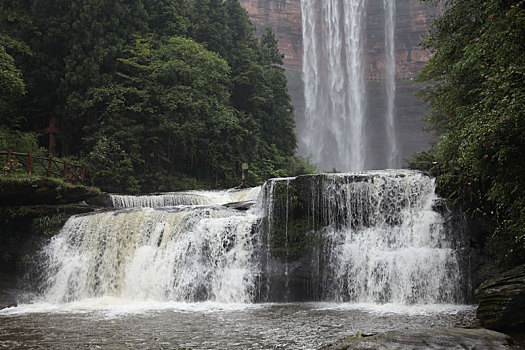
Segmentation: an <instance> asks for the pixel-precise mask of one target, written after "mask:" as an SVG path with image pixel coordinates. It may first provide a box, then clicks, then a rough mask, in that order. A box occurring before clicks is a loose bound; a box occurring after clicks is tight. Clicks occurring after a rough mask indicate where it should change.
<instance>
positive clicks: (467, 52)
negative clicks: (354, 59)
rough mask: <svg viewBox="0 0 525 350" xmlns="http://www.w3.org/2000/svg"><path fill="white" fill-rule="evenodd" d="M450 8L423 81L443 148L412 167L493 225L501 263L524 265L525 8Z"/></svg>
mask: <svg viewBox="0 0 525 350" xmlns="http://www.w3.org/2000/svg"><path fill="white" fill-rule="evenodd" d="M428 2H433V3H443V2H442V1H437V0H428ZM446 3H447V4H446V11H445V12H444V14H443V15H442V16H441V17H440V18H438V19H437V20H436V21H435V22H434V24H433V27H432V29H431V31H430V34H429V36H428V38H427V39H426V41H425V42H424V43H423V44H424V45H425V46H426V47H427V48H428V49H430V50H432V52H433V57H432V59H431V60H430V62H429V64H428V65H427V66H426V68H425V69H424V70H423V72H422V73H421V75H420V79H421V80H422V81H425V82H428V83H429V84H428V86H427V88H425V89H424V90H423V91H422V92H421V95H422V96H423V98H424V99H425V100H426V101H427V102H428V103H429V105H430V112H429V115H428V123H429V125H430V127H431V128H432V129H433V130H435V131H436V133H437V134H438V136H439V138H438V139H439V141H438V142H437V143H436V144H435V145H434V146H433V147H432V148H431V149H430V150H429V151H428V152H423V153H420V154H417V155H416V156H415V157H414V158H413V159H412V160H411V161H410V165H411V166H412V167H415V168H420V169H426V170H429V171H431V173H432V174H433V175H436V176H437V180H438V187H439V190H440V192H441V194H442V195H445V196H446V197H448V198H451V199H453V200H454V201H455V202H456V203H457V204H458V205H460V206H461V207H462V208H464V209H466V210H467V211H468V212H469V213H470V214H471V215H472V216H474V217H475V218H477V220H478V221H479V220H483V221H486V222H488V223H490V224H491V226H492V229H491V230H490V232H491V237H489V242H488V243H489V246H490V247H491V249H492V250H493V252H494V254H495V256H497V257H499V258H500V260H501V262H503V263H507V264H511V265H514V264H518V263H522V262H525V156H524V155H525V1H523V0H512V1H503V0H489V1H487V0H469V1H463V0H451V1H446ZM484 218H485V219H484Z"/></svg>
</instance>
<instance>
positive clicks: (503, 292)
mask: <svg viewBox="0 0 525 350" xmlns="http://www.w3.org/2000/svg"><path fill="white" fill-rule="evenodd" d="M476 296H477V297H478V299H479V307H478V310H477V313H476V316H477V318H478V319H479V322H480V325H481V326H483V327H486V328H490V329H495V330H509V329H515V328H518V327H525V264H524V265H521V266H518V267H516V268H514V269H512V270H510V271H507V272H504V273H502V274H501V275H500V276H498V277H494V278H490V279H488V280H486V281H485V282H483V283H482V284H481V285H480V286H479V287H478V289H477V290H476Z"/></svg>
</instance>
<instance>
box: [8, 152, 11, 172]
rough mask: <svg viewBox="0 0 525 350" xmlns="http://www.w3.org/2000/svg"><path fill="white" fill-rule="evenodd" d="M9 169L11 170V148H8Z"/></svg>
mask: <svg viewBox="0 0 525 350" xmlns="http://www.w3.org/2000/svg"><path fill="white" fill-rule="evenodd" d="M7 169H9V171H11V150H7Z"/></svg>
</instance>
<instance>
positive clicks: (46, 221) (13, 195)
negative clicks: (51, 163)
mask: <svg viewBox="0 0 525 350" xmlns="http://www.w3.org/2000/svg"><path fill="white" fill-rule="evenodd" d="M86 201H89V202H91V203H92V204H91V205H88V204H87V203H86ZM107 201H108V198H107V196H105V195H104V194H101V193H100V191H99V190H98V189H94V188H90V187H85V186H75V185H71V184H68V183H65V182H63V181H60V180H56V179H51V178H44V177H41V178H38V177H35V178H18V179H17V178H13V179H4V180H2V181H1V182H0V273H5V274H7V275H8V277H5V278H2V276H1V275H0V282H1V280H2V279H4V280H13V279H14V276H16V274H18V273H23V272H24V271H25V269H26V267H27V266H26V265H27V264H28V263H29V262H30V261H32V260H33V259H32V258H33V257H34V255H35V254H36V252H37V251H38V250H39V248H40V247H41V245H42V243H43V242H44V241H45V240H47V239H49V238H50V237H51V236H52V235H53V234H54V233H56V232H58V230H60V228H61V227H62V226H63V225H64V223H65V222H66V220H67V219H68V218H69V217H70V216H72V215H77V214H82V213H88V212H92V211H94V210H96V209H97V208H99V207H101V206H105V205H106V204H107ZM4 304H5V303H4ZM7 304H12V303H11V302H8V303H7ZM4 306H6V305H4Z"/></svg>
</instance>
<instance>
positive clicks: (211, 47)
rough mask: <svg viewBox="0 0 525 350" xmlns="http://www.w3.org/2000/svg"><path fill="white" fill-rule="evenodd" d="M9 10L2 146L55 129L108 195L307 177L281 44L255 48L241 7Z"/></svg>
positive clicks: (177, 4)
mask: <svg viewBox="0 0 525 350" xmlns="http://www.w3.org/2000/svg"><path fill="white" fill-rule="evenodd" d="M2 6H3V8H2V11H3V12H2V13H4V14H5V15H4V16H3V17H0V34H1V36H0V74H1V75H2V80H1V83H0V84H1V85H0V118H1V119H0V120H1V121H2V123H0V125H3V126H2V133H0V135H7V134H8V133H11V134H13V133H14V132H26V131H35V130H38V129H43V128H45V127H46V126H47V123H48V121H49V120H50V118H55V119H56V120H57V124H58V128H59V130H60V131H59V134H58V141H59V150H60V152H61V153H62V154H63V155H67V156H72V157H76V158H79V159H81V160H83V161H85V162H86V163H87V165H88V177H89V179H90V180H91V182H92V183H93V184H95V185H98V186H100V187H102V188H103V189H105V190H110V191H120V192H147V191H161V190H177V189H182V188H187V187H194V186H197V183H198V184H199V185H200V186H211V187H213V186H231V185H237V184H239V183H240V172H241V171H240V167H241V164H242V163H244V162H246V163H250V164H251V167H250V173H249V180H250V181H251V182H252V183H254V184H255V183H260V182H261V181H263V180H265V179H267V178H269V177H271V176H283V175H293V170H292V169H290V168H291V167H295V168H303V170H306V169H304V168H305V163H304V162H303V161H301V160H300V159H297V158H295V156H294V154H295V148H296V136H295V134H294V119H293V107H292V105H291V99H290V96H289V95H288V92H287V87H286V84H287V82H286V78H285V74H284V69H283V68H282V57H283V56H282V55H281V54H280V53H279V52H278V49H277V41H276V38H275V35H274V33H273V32H272V31H271V29H268V30H267V31H266V33H265V34H264V35H263V36H262V37H261V38H256V37H255V36H254V27H253V25H252V23H251V22H250V20H249V19H248V15H247V13H246V11H245V10H244V9H243V8H242V6H241V5H240V4H239V2H238V0H181V1H171V0H133V1H123V0H117V1H111V2H107V1H100V0H67V1H65V0H24V1H14V0H9V1H6V2H3V3H2ZM2 38H3V39H2ZM7 42H9V43H16V45H14V44H11V45H5V44H4V43H7ZM4 76H5V79H4ZM14 120H17V123H13V121H14ZM5 139H6V138H5V137H4V144H6V143H8V142H7V141H6V140H5ZM306 168H307V166H306Z"/></svg>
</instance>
